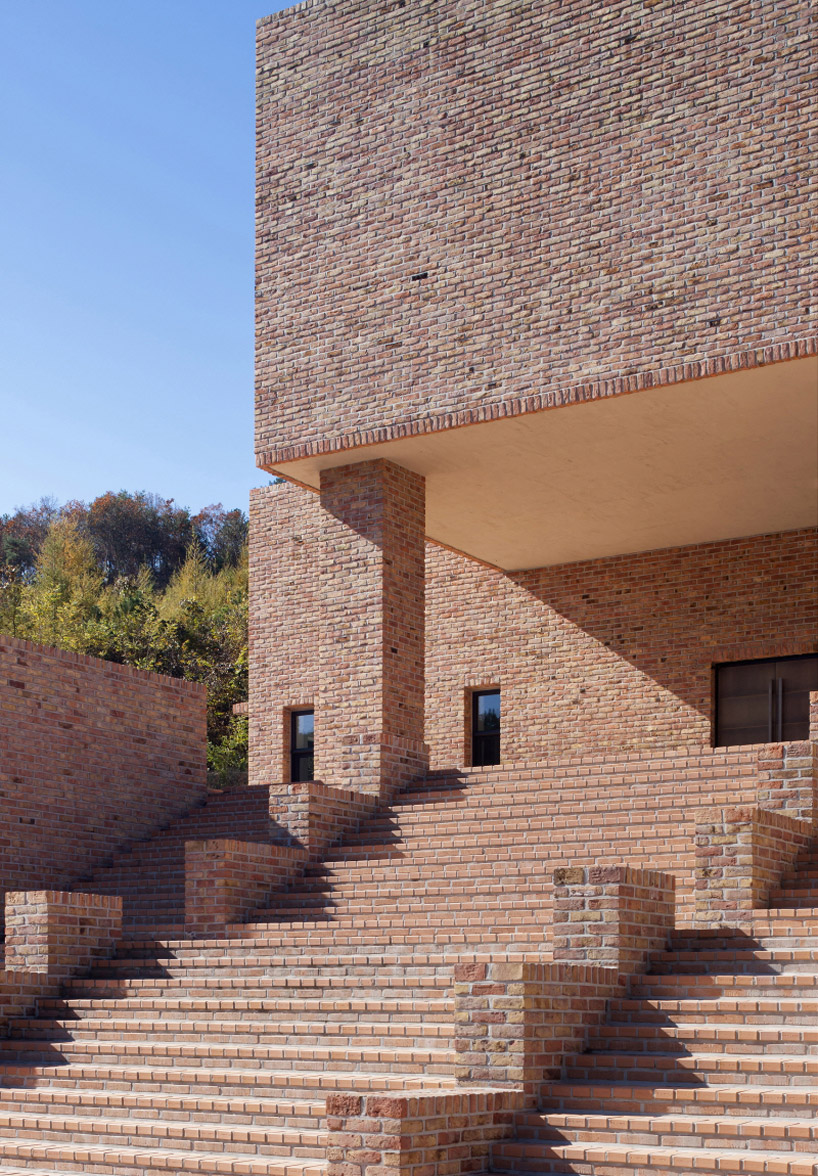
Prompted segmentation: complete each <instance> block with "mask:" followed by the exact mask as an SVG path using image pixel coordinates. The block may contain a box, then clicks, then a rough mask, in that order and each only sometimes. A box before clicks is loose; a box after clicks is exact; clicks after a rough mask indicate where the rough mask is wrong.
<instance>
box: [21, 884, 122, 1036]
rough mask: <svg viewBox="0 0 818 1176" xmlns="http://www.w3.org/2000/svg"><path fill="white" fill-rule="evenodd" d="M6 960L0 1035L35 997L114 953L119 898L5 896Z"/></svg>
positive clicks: (50, 893) (47, 893)
mask: <svg viewBox="0 0 818 1176" xmlns="http://www.w3.org/2000/svg"><path fill="white" fill-rule="evenodd" d="M5 926H6V943H5V949H6V958H5V967H4V970H3V971H2V972H0V1034H2V1033H6V1032H7V1031H8V1029H9V1023H10V1021H11V1020H12V1019H13V1018H15V1017H21V1016H25V1015H30V1014H31V1013H32V1012H33V1010H34V1009H35V1007H36V1004H37V1001H38V1000H39V999H41V998H43V997H54V996H56V995H57V994H58V992H59V991H60V988H61V986H62V985H63V984H64V983H65V982H66V981H67V980H69V979H70V978H71V977H72V976H77V975H80V974H82V973H83V972H84V971H86V969H87V968H89V967H90V966H91V965H92V964H93V963H95V962H96V961H98V960H101V959H105V958H107V957H108V956H111V955H113V954H114V952H115V951H116V948H117V945H118V943H119V940H120V937H121V934H122V899H121V898H119V897H115V896H112V895H100V894H73V893H66V892H64V891H63V892H61V891H54V890H29V891H12V892H10V893H8V894H7V895H6V899H5Z"/></svg>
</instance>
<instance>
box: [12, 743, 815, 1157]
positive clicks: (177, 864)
mask: <svg viewBox="0 0 818 1176" xmlns="http://www.w3.org/2000/svg"><path fill="white" fill-rule="evenodd" d="M729 768H730V765H729V763H728V762H727V761H726V760H725V769H724V778H723V779H722V778H719V777H718V776H716V778H715V780H714V779H713V777H712V774H711V779H710V781H709V782H708V781H705V778H704V773H703V774H702V786H701V789H699V791H698V792H697V793H696V794H695V795H694V796H692V797H691V800H690V808H691V811H692V809H693V808H694V807H695V806H696V805H698V804H701V803H713V804H718V803H721V802H722V801H723V799H724V800H726V799H729V779H728V775H729ZM672 776H673V764H672V763H671V764H670V767H669V769H668V780H667V782H666V784H665V782H664V781H662V782H660V783H658V784H657V779H656V775H655V772H654V775H653V777H651V775H650V771H649V770H647V769H646V770H645V771H644V772H643V773H641V774H640V772H639V771H637V770H634V769H633V767H626V766H624V765H623V766H621V768H620V769H619V775H618V776H617V765H614V766H613V768H612V767H611V766H610V765H609V766H608V771H607V774H605V772H604V771H603V768H602V767H601V766H600V769H599V771H592V772H590V773H589V772H588V771H587V769H586V768H582V769H581V770H580V769H579V768H577V770H576V771H573V772H572V771H571V770H568V769H566V768H565V767H563V769H562V770H561V771H558V770H557V769H553V770H552V769H548V770H545V769H544V770H543V771H542V772H540V773H539V775H538V774H537V773H526V774H518V775H517V776H516V777H515V779H514V780H513V782H511V786H510V782H509V779H508V774H507V773H501V772H498V773H495V774H491V773H484V774H478V773H475V774H474V775H473V778H472V779H470V781H469V782H468V784H464V782H463V781H460V780H454V779H451V778H445V777H439V778H436V779H431V780H429V781H428V782H427V783H426V784H425V786H423V787H419V788H416V789H414V790H410V791H408V792H406V793H405V794H403V795H402V796H401V797H399V798H398V799H397V801H396V802H395V804H394V805H393V806H392V807H391V808H390V809H388V810H386V811H384V812H382V813H380V814H378V815H376V816H375V817H373V818H372V819H370V820H368V821H367V822H365V824H364V825H363V826H362V828H361V830H360V832H358V833H356V834H354V835H352V836H349V837H347V838H346V839H345V841H344V843H343V844H342V845H339V846H337V847H335V848H333V849H331V850H330V851H329V852H328V854H327V855H326V859H325V861H324V862H323V863H322V864H321V865H320V866H314V867H311V868H310V869H309V870H308V871H307V875H306V877H305V878H304V879H303V880H302V881H300V882H298V883H296V884H295V885H294V886H293V887H292V888H291V889H290V890H289V891H286V892H282V893H281V894H279V895H276V896H274V897H273V900H272V901H271V903H270V906H269V907H267V908H265V909H264V910H259V911H256V912H255V913H254V914H253V916H252V917H251V918H250V920H249V922H248V923H247V924H245V925H243V926H235V927H231V928H229V931H228V934H227V935H225V936H224V937H220V938H213V939H191V938H190V937H188V936H185V934H184V930H183V927H184V907H183V899H184V842H185V841H186V840H187V839H197V838H207V837H220V836H230V837H237V836H238V837H241V838H244V839H246V840H258V841H270V842H274V841H277V840H280V838H281V832H280V830H279V829H277V828H276V826H275V824H274V822H271V821H270V819H269V817H268V815H267V790H266V789H263V788H252V789H247V790H243V791H242V792H240V793H239V792H237V793H232V794H224V795H219V796H213V797H211V798H210V800H209V801H208V803H207V804H206V806H205V807H203V808H200V809H197V810H195V811H194V812H193V813H191V814H189V816H188V817H186V818H184V820H183V821H181V822H178V823H177V824H176V825H174V826H172V827H170V828H168V829H167V830H165V831H163V832H162V833H160V834H159V835H158V836H157V837H156V838H154V839H153V840H152V841H150V842H145V843H141V844H139V845H136V846H134V847H132V848H131V849H130V850H129V851H127V852H123V853H121V854H118V855H116V857H115V858H114V859H113V860H112V861H111V862H110V864H109V865H108V866H107V867H106V868H104V869H102V870H100V871H98V872H97V873H96V874H95V876H94V877H93V879H90V880H89V881H88V882H86V883H84V885H83V889H88V890H94V891H96V892H98V893H107V894H112V893H119V894H122V895H123V896H124V898H125V912H124V921H125V929H126V930H125V938H124V939H123V941H122V944H121V947H120V950H119V952H118V954H117V955H116V957H115V958H113V959H111V960H107V961H105V962H104V964H100V965H98V966H97V967H95V968H94V969H93V970H92V971H91V973H90V974H89V975H88V976H85V977H82V978H79V979H75V980H73V981H71V982H70V983H69V984H67V985H66V986H65V988H64V990H63V992H62V994H61V995H60V996H59V997H58V998H49V999H42V1000H41V1001H40V1002H39V1007H38V1010H37V1015H36V1016H27V1017H20V1018H17V1019H16V1020H15V1021H14V1022H13V1023H12V1025H11V1026H10V1035H9V1037H8V1038H7V1039H0V1176H12V1173H15V1172H17V1173H19V1172H26V1173H29V1174H31V1173H32V1172H33V1173H35V1174H36V1173H38V1172H39V1173H42V1174H43V1176H45V1173H48V1176H60V1174H61V1173H62V1174H66V1176H67V1173H69V1172H80V1171H81V1172H89V1173H122V1174H131V1173H149V1172H165V1173H168V1172H172V1173H186V1172H196V1173H199V1174H204V1176H210V1174H211V1173H212V1174H214V1176H215V1174H216V1173H237V1174H239V1173H245V1174H259V1176H261V1174H262V1173H263V1174H264V1176H301V1174H304V1176H310V1174H312V1173H315V1174H316V1176H318V1173H321V1172H323V1171H324V1170H325V1168H326V1136H325V1126H326V1124H325V1118H324V1116H325V1110H324V1107H325V1099H326V1097H327V1095H328V1094H331V1093H333V1092H342V1093H344V1094H348V1093H350V1094H361V1095H365V1094H367V1093H370V1092H374V1093H377V1094H385V1093H389V1092H393V1093H394V1094H395V1095H403V1094H406V1093H407V1092H409V1093H411V1092H412V1091H418V1092H421V1091H423V1092H429V1091H454V1090H457V1089H458V1086H457V1081H456V1077H455V1075H456V1070H457V1055H456V1052H455V1049H454V1017H455V1010H454V1000H453V993H452V968H453V965H454V963H455V962H456V961H457V960H458V959H460V958H461V957H462V958H467V959H469V960H473V959H475V958H476V957H475V953H479V952H489V953H491V958H493V959H497V958H498V957H500V958H505V959H508V960H521V959H532V960H541V959H543V958H546V959H547V958H548V957H549V954H550V953H549V950H548V946H547V944H546V940H545V935H544V927H547V926H548V924H549V922H550V909H551V907H550V903H551V898H550V876H551V872H552V870H553V868H555V867H556V866H559V865H563V864H565V863H566V862H577V861H578V860H580V861H586V862H589V863H592V862H599V861H600V860H605V859H606V858H607V859H608V860H610V861H612V862H617V861H621V860H622V859H623V858H625V857H628V858H629V859H630V860H631V861H636V862H637V863H642V862H644V863H650V864H651V865H652V866H654V867H662V866H664V868H666V869H667V868H669V867H671V866H673V867H675V869H676V872H677V874H679V875H680V876H681V880H682V883H683V885H684V884H686V883H689V880H690V872H691V862H692V857H691V856H690V855H689V854H687V856H685V854H686V851H685V853H682V854H681V855H680V852H679V845H680V844H683V842H684V839H685V837H686V835H687V832H686V831H687V826H688V824H689V820H692V817H690V818H689V817H688V814H687V813H686V812H685V811H683V810H680V809H679V808H678V804H677V802H678V791H677V790H676V789H675V788H674V786H673V783H672ZM747 787H748V790H749V785H748V786H747ZM674 802H676V807H674ZM651 804H652V805H653V807H652V808H651ZM606 805H607V808H606ZM603 812H606V813H607V815H606V817H605V821H604V828H603V822H602V821H601V815H602V813H603ZM811 871H812V874H811ZM811 877H814V878H818V863H816V862H815V861H814V860H813V859H811V858H810V859H807V858H806V857H805V858H804V860H803V861H802V862H799V863H798V864H797V867H796V869H795V870H794V871H793V875H792V877H791V878H785V879H784V880H782V889H781V892H780V893H779V894H777V895H776V896H775V900H776V905H777V907H780V908H781V909H776V910H773V911H770V912H768V913H761V912H760V913H758V914H757V915H756V916H755V918H754V926H753V933H752V936H748V935H746V934H745V935H743V936H739V935H729V934H726V933H715V932H700V933H694V932H692V931H688V932H680V933H679V934H677V936H676V938H675V940H674V942H673V943H672V945H671V950H670V951H668V952H666V953H664V954H663V955H661V956H659V957H658V958H657V959H656V960H655V962H654V965H653V969H652V972H651V974H650V975H649V976H642V977H639V978H637V979H635V980H634V981H633V982H632V984H631V987H630V990H629V991H628V992H627V993H626V994H623V995H622V996H621V997H617V998H616V999H614V1000H613V1001H611V1002H610V1006H609V1018H608V1021H607V1023H606V1024H604V1025H602V1026H600V1028H599V1029H598V1031H596V1032H595V1033H594V1035H593V1038H592V1040H591V1041H590V1042H589V1047H590V1048H589V1052H587V1053H585V1054H582V1055H579V1056H577V1057H575V1058H573V1059H572V1060H571V1061H570V1063H569V1065H568V1067H567V1069H566V1072H565V1074H564V1077H563V1079H562V1080H561V1081H559V1082H554V1083H553V1084H551V1085H550V1086H549V1087H548V1088H547V1089H546V1092H545V1097H544V1100H543V1102H542V1105H541V1108H540V1110H538V1111H536V1112H534V1111H526V1112H518V1113H517V1115H516V1118H515V1123H514V1135H513V1136H512V1137H511V1138H509V1139H507V1140H505V1141H502V1142H499V1143H496V1144H495V1145H494V1148H493V1153H492V1157H491V1165H492V1169H493V1170H494V1171H496V1172H527V1173H534V1172H536V1173H539V1174H543V1176H545V1174H546V1173H557V1172H563V1173H565V1172H576V1173H586V1174H590V1176H609V1174H611V1173H617V1174H625V1173H626V1174H627V1176H644V1174H645V1173H647V1172H650V1173H653V1174H658V1176H662V1173H665V1172H667V1173H668V1174H670V1173H671V1172H672V1173H673V1174H674V1176H679V1174H680V1173H694V1172H696V1173H710V1172H713V1173H715V1172H728V1171H729V1172H746V1173H753V1174H754V1173H758V1174H759V1176H760V1174H761V1173H773V1172H775V1173H779V1174H781V1173H787V1174H788V1176H806V1174H807V1173H813V1172H814V1171H816V1167H815V1159H814V1157H815V1156H816V1152H818V1141H817V1140H816V1129H815V1127H814V1123H815V1118H814V1116H815V1108H816V1106H818V1049H817V1048H816V1045H817V1044H818V948H816V947H815V946H814V945H815V944H816V943H818V939H816V931H818V910H817V911H816V912H814V913H813V912H811V911H809V910H803V909H802V910H796V909H792V908H797V907H803V906H804V905H806V906H809V903H808V902H807V903H806V904H805V903H804V902H803V899H804V896H805V895H806V894H807V892H808V891H809V885H808V883H809V880H810V878H811ZM805 882H806V883H807V885H806V886H805V885H802V883H805ZM816 889H818V887H817V888H816ZM688 893H689V892H688V891H687V890H683V896H685V897H686V896H687V894H688ZM486 958H488V957H486ZM731 1157H732V1158H731ZM731 1163H732V1165H733V1166H732V1167H731V1166H730V1164H731ZM349 1176H352V1174H351V1173H350V1174H349Z"/></svg>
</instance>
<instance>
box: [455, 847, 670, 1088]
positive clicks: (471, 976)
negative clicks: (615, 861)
mask: <svg viewBox="0 0 818 1176" xmlns="http://www.w3.org/2000/svg"><path fill="white" fill-rule="evenodd" d="M554 883H555V893H554V929H553V955H554V959H553V962H551V963H545V962H543V963H536V962H533V961H523V962H509V961H497V962H493V961H492V962H488V963H486V962H481V961H477V960H475V961H473V962H465V961H463V962H461V963H459V964H457V965H455V969H454V981H455V984H454V992H455V1034H456V1036H455V1049H456V1050H457V1053H458V1061H459V1065H458V1068H457V1071H456V1073H457V1078H458V1081H460V1082H464V1083H481V1082H487V1083H491V1084H492V1085H497V1086H502V1085H504V1084H513V1085H515V1086H517V1087H518V1088H519V1089H520V1090H521V1091H522V1092H523V1093H524V1095H525V1097H526V1099H527V1101H528V1102H529V1104H531V1105H534V1104H536V1102H537V1100H538V1097H539V1092H540V1090H541V1088H542V1086H543V1085H544V1084H545V1083H547V1082H549V1081H551V1080H553V1079H554V1078H558V1077H559V1076H560V1074H561V1071H562V1068H563V1066H564V1064H565V1062H566V1060H567V1059H568V1058H569V1057H570V1056H571V1055H572V1054H575V1053H579V1052H581V1051H582V1049H583V1048H584V1045H585V1041H586V1038H587V1035H588V1032H589V1030H590V1029H593V1028H594V1027H596V1026H597V1025H599V1024H600V1023H601V1022H602V1021H603V1020H604V1017H605V1013H606V1009H607V1001H608V999H609V998H610V997H611V996H612V995H614V994H615V993H617V992H621V991H622V990H623V984H624V981H625V980H626V979H627V978H628V977H629V976H633V975H636V974H638V973H640V972H642V971H644V970H645V969H646V967H647V964H648V961H649V959H650V956H651V954H652V953H653V952H655V951H659V950H662V949H664V948H665V946H666V944H667V940H668V938H669V936H670V935H671V933H672V931H673V929H674V926H675V922H674V919H675V907H674V879H673V877H672V876H670V875H668V874H663V873H660V872H658V871H656V870H638V869H635V868H633V867H628V866H610V867H607V868H599V867H593V868H590V869H587V868H583V867H567V868H566V869H562V870H558V871H556V873H555V876H554Z"/></svg>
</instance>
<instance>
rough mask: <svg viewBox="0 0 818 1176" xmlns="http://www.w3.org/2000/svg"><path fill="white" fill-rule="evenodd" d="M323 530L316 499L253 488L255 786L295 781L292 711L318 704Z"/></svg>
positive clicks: (294, 491) (285, 489)
mask: <svg viewBox="0 0 818 1176" xmlns="http://www.w3.org/2000/svg"><path fill="white" fill-rule="evenodd" d="M320 531H321V510H320V504H319V500H318V495H317V494H310V493H308V492H307V491H306V490H301V489H299V487H297V486H289V485H278V486H269V487H265V488H264V489H260V490H253V491H251V493H250V626H249V634H250V650H249V656H250V664H251V667H252V672H251V674H250V695H249V704H250V705H249V711H250V744H251V746H252V748H253V755H252V757H251V761H250V783H251V784H269V783H270V782H271V781H278V780H289V778H290V725H289V722H288V721H287V714H288V713H289V711H290V710H298V709H299V708H304V707H311V706H314V704H315V695H316V692H317V689H318V656H319V655H318V628H319V623H320V604H319V602H320V592H319V586H318V553H319V544H320ZM285 712H287V714H285Z"/></svg>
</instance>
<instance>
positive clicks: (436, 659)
mask: <svg viewBox="0 0 818 1176" xmlns="http://www.w3.org/2000/svg"><path fill="white" fill-rule="evenodd" d="M817 538H818V537H817V536H816V534H815V532H813V531H793V532H787V533H786V534H779V535H764V536H759V537H755V538H751V539H735V540H729V541H726V542H722V543H707V544H700V545H697V546H693V547H679V548H672V549H668V550H664V551H652V552H645V553H641V554H637V555H622V556H616V557H614V558H611V559H601V560H589V561H586V562H583V563H574V564H565V565H562V566H559V567H551V568H540V569H535V570H533V571H527V572H520V573H517V574H514V575H506V574H504V573H502V572H499V571H494V570H492V569H490V568H485V567H483V566H481V565H480V564H476V563H474V562H473V561H469V560H466V559H464V558H463V557H461V556H458V555H454V554H452V553H451V552H448V551H445V550H443V549H442V548H434V547H430V548H429V550H428V552H427V569H428V570H427V577H428V582H427V600H428V618H429V619H428V626H427V655H426V664H427V670H426V681H427V696H426V703H427V720H426V739H427V742H428V743H429V745H430V748H431V755H432V764H433V766H435V767H443V766H446V765H454V764H462V763H463V762H464V755H465V743H466V740H465V733H464V727H465V723H464V714H465V710H466V707H465V703H464V695H465V692H466V690H467V688H468V687H469V686H477V685H481V684H484V683H485V684H492V685H499V686H500V687H501V690H502V707H503V731H504V735H503V741H502V756H503V760H504V761H508V762H521V761H526V760H538V759H545V758H547V757H549V756H555V755H559V756H564V755H571V754H576V753H579V752H583V751H593V750H596V749H605V748H610V749H616V750H617V751H624V750H628V749H633V750H637V751H638V750H645V751H650V750H652V749H656V750H658V749H661V748H671V747H684V746H686V745H691V744H694V745H696V744H697V745H702V744H703V745H707V744H709V743H710V740H711V726H712V718H713V682H712V665H713V664H714V663H716V662H722V661H734V660H740V659H742V658H753V657H771V656H782V657H783V656H786V655H788V654H798V653H808V652H811V651H813V650H815V649H816V648H818V542H817V541H816V540H817Z"/></svg>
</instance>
